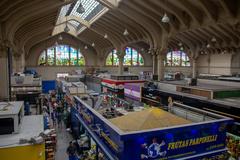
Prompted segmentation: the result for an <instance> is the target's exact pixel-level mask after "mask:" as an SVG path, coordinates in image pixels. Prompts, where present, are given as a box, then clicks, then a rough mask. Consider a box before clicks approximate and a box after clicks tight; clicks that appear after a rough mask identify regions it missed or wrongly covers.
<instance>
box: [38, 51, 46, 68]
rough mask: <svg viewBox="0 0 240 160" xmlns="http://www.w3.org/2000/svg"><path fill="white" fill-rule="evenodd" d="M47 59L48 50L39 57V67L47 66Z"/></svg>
mask: <svg viewBox="0 0 240 160" xmlns="http://www.w3.org/2000/svg"><path fill="white" fill-rule="evenodd" d="M46 57H47V55H46V50H44V51H43V52H42V53H41V54H40V56H39V59H38V65H40V66H44V65H46Z"/></svg>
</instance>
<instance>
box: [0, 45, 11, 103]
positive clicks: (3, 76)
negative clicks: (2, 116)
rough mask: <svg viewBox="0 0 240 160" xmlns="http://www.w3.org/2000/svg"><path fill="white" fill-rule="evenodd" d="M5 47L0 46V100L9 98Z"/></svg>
mask: <svg viewBox="0 0 240 160" xmlns="http://www.w3.org/2000/svg"><path fill="white" fill-rule="evenodd" d="M8 87H9V82H8V57H7V47H4V46H0V88H1V91H0V101H2V100H8V98H9V88H8Z"/></svg>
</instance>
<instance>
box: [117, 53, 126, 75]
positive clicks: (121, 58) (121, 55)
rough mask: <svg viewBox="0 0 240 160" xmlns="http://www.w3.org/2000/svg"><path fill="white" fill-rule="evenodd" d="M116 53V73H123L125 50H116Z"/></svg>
mask: <svg viewBox="0 0 240 160" xmlns="http://www.w3.org/2000/svg"><path fill="white" fill-rule="evenodd" d="M117 55H118V59H119V66H118V74H119V75H123V61H124V56H125V51H124V50H120V51H117Z"/></svg>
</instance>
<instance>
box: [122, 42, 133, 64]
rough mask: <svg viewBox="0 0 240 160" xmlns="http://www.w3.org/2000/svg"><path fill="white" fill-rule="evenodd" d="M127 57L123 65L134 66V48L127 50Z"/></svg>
mask: <svg viewBox="0 0 240 160" xmlns="http://www.w3.org/2000/svg"><path fill="white" fill-rule="evenodd" d="M125 54H126V55H125V56H124V60H123V65H126V66H131V65H132V48H129V47H127V48H126V49H125Z"/></svg>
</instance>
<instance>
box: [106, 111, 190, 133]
mask: <svg viewBox="0 0 240 160" xmlns="http://www.w3.org/2000/svg"><path fill="white" fill-rule="evenodd" d="M110 121H111V122H112V123H113V124H114V125H116V126H117V127H118V128H119V129H121V130H122V131H124V132H130V131H140V130H147V129H154V128H162V127H169V126H176V125H182V124H189V123H191V122H190V121H188V120H186V119H184V118H181V117H178V116H175V115H173V114H171V113H169V112H166V111H164V110H161V109H158V108H149V109H146V110H143V111H140V112H132V113H129V114H127V115H125V116H121V117H117V118H113V119H110Z"/></svg>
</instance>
